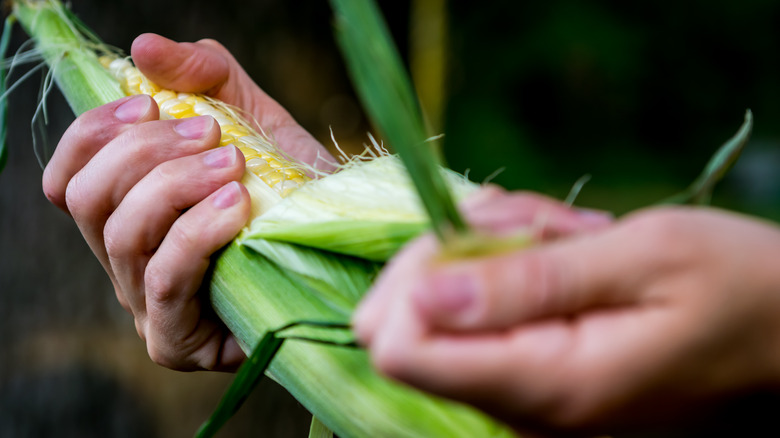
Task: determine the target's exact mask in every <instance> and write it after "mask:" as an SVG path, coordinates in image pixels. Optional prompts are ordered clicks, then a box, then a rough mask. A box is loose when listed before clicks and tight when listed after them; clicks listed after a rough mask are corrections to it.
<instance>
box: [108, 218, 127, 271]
mask: <svg viewBox="0 0 780 438" xmlns="http://www.w3.org/2000/svg"><path fill="white" fill-rule="evenodd" d="M119 228H120V227H119V226H118V225H117V219H116V218H115V216H111V217H109V218H108V221H106V225H105V227H104V228H103V245H104V246H105V248H106V254H107V255H108V257H109V259H111V260H116V259H122V258H124V256H125V255H126V254H128V253H129V252H130V251H132V249H131V248H130V247H129V245H128V244H129V243H130V242H129V241H128V239H124V238H123V233H122V232H121V230H120V229H119Z"/></svg>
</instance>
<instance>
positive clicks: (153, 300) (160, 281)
mask: <svg viewBox="0 0 780 438" xmlns="http://www.w3.org/2000/svg"><path fill="white" fill-rule="evenodd" d="M144 292H145V295H146V301H147V306H156V305H158V304H162V305H164V304H166V303H170V302H171V301H173V300H174V298H175V297H176V286H175V285H174V284H173V282H172V281H171V277H170V275H168V273H167V272H165V271H164V270H161V269H159V268H158V267H157V265H156V264H154V263H149V265H148V266H147V267H146V271H145V272H144Z"/></svg>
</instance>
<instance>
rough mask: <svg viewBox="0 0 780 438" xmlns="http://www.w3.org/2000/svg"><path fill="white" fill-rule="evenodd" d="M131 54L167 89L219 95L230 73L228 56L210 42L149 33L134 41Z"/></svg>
mask: <svg viewBox="0 0 780 438" xmlns="http://www.w3.org/2000/svg"><path fill="white" fill-rule="evenodd" d="M130 53H131V54H132V57H133V61H134V62H135V64H136V66H137V67H138V68H139V69H140V70H141V71H142V72H143V73H144V75H146V77H148V78H149V79H151V80H152V82H154V83H156V84H158V85H160V86H162V87H163V88H170V89H173V90H177V91H184V92H192V93H195V92H197V93H209V94H212V93H213V94H216V93H218V92H219V89H220V88H221V87H222V86H223V85H224V84H225V83H226V82H227V80H228V78H229V76H230V71H231V65H230V62H229V60H228V58H226V57H225V55H224V53H222V51H220V50H217V49H216V48H215V47H213V46H211V45H207V44H199V43H178V42H175V41H172V40H169V39H167V38H164V37H162V36H160V35H155V34H150V33H147V34H142V35H139V36H138V37H137V38H136V39H135V41H133V45H132V48H131V52H130Z"/></svg>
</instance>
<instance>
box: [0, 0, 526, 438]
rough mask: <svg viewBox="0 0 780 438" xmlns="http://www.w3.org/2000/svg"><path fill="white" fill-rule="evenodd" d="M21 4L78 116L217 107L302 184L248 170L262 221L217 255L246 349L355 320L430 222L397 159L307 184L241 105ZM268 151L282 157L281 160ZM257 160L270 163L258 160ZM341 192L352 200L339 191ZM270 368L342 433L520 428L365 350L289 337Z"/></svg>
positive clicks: (219, 281)
mask: <svg viewBox="0 0 780 438" xmlns="http://www.w3.org/2000/svg"><path fill="white" fill-rule="evenodd" d="M13 5H14V14H15V15H16V16H17V17H18V18H19V21H20V22H21V23H22V25H23V26H24V27H25V29H26V30H27V31H28V33H30V35H31V36H33V38H34V39H35V41H36V43H37V47H38V49H39V50H40V51H41V53H42V54H43V55H44V58H45V59H46V61H47V62H48V63H49V64H50V65H51V68H52V71H53V74H54V76H55V78H56V80H57V83H58V85H59V86H60V88H61V90H62V91H63V93H64V94H65V96H66V98H67V99H68V101H69V102H70V103H71V106H72V108H73V109H74V112H76V114H80V113H82V112H84V111H86V110H87V109H90V108H93V107H96V106H99V105H102V104H105V103H108V102H110V101H113V100H115V99H118V98H120V97H122V96H124V95H125V94H126V93H136V92H144V93H150V94H151V95H153V96H154V98H155V100H157V101H158V103H160V105H161V109H162V112H163V113H164V114H165V116H164V117H176V116H187V115H194V114H200V113H205V114H211V115H212V116H214V117H215V119H217V121H218V122H220V121H221V123H220V126H221V128H222V129H223V134H224V135H226V136H227V135H231V136H232V138H230V139H224V140H223V141H224V142H225V144H227V143H228V142H229V143H234V144H237V146H239V147H250V146H258V145H259V149H254V147H252V150H251V151H247V150H245V149H242V150H244V151H245V155H247V157H248V158H249V162H248V163H247V164H248V168H250V170H251V169H252V168H253V167H254V164H255V163H256V162H251V160H253V159H255V158H257V157H260V158H262V159H263V161H265V164H267V167H268V168H271V169H272V171H273V172H277V173H276V175H278V174H279V173H278V171H279V170H281V173H284V174H285V176H287V177H291V180H292V181H295V186H302V187H303V188H298V189H297V190H294V191H293V190H287V189H288V188H290V187H292V186H293V184H292V183H286V182H285V183H280V182H278V181H274V178H277V177H273V178H266V179H268V180H269V181H266V179H264V178H263V175H262V174H261V175H258V174H256V173H253V172H251V171H248V172H247V175H246V176H245V179H244V183H245V184H246V185H247V186H248V188H249V189H250V193H251V195H252V203H253V208H254V210H253V213H254V216H255V217H256V219H255V221H254V223H253V224H252V227H251V228H247V229H246V230H245V231H244V232H243V233H242V235H241V236H239V238H238V239H236V240H235V241H234V242H233V243H231V244H230V245H229V246H228V247H227V248H225V249H224V251H223V252H222V253H221V254H220V256H219V257H218V259H217V260H216V262H215V265H214V271H213V277H212V280H211V299H212V303H213V305H214V308H215V310H216V311H217V313H218V314H219V315H220V316H221V317H222V319H223V320H224V321H225V323H226V324H227V325H228V327H230V329H231V330H232V331H233V332H234V334H235V335H236V337H237V338H238V339H239V340H240V342H241V344H242V346H243V347H244V348H245V349H247V350H248V349H249V348H250V347H251V346H253V345H255V344H256V343H257V342H258V341H259V340H260V339H261V337H262V336H263V335H264V333H266V332H267V331H269V330H271V329H275V328H277V327H279V326H282V325H286V324H288V323H290V322H293V321H300V320H305V319H308V320H323V321H329V320H330V321H346V320H348V317H349V314H350V313H351V312H352V309H354V306H355V305H356V303H357V302H358V300H359V299H360V297H361V296H362V295H363V293H365V291H366V289H367V288H368V287H369V286H370V284H371V282H372V281H373V279H374V276H375V274H376V272H377V271H378V269H379V268H380V267H381V264H380V263H379V262H377V260H379V261H381V260H384V259H386V257H388V256H389V255H390V254H392V253H393V252H394V251H395V250H396V249H397V248H398V246H399V245H400V244H402V243H403V242H404V241H406V240H408V239H409V238H411V237H413V236H414V235H416V234H417V233H418V232H419V231H421V230H422V229H426V228H427V227H428V224H427V223H426V220H425V215H424V214H423V213H421V211H422V208H421V207H420V205H419V204H418V203H415V201H414V195H413V192H412V191H411V190H410V185H409V183H408V181H406V180H404V179H403V178H398V164H397V162H396V161H394V160H395V159H394V158H387V159H383V160H378V161H377V162H375V163H371V164H370V165H369V166H367V167H364V168H361V166H363V164H354V165H352V166H349V167H348V168H347V169H345V170H344V172H343V173H342V174H337V175H334V176H328V177H325V178H322V179H320V180H316V181H311V182H307V178H304V177H302V176H301V175H302V174H298V173H295V172H291V173H292V174H288V173H287V172H286V171H287V170H288V169H294V170H295V171H296V172H300V169H299V168H298V167H297V166H296V165H295V164H294V163H291V162H290V161H289V160H284V156H283V155H279V157H272V155H271V154H272V153H277V154H278V152H275V150H274V149H273V148H270V149H266V147H267V146H268V145H270V142H269V141H267V139H264V137H263V136H260V138H259V139H257V140H250V139H248V138H246V135H245V132H244V130H246V131H251V130H249V129H246V128H247V127H251V125H250V124H249V123H246V122H240V121H238V119H237V118H236V117H235V116H236V115H237V114H236V113H235V112H232V113H231V112H230V111H228V112H227V113H225V114H223V113H213V112H212V111H214V108H216V109H219V110H222V109H224V108H225V106H224V105H222V104H216V105H214V102H213V101H210V100H209V99H205V98H204V99H203V100H200V99H201V97H199V96H193V95H186V94H185V95H182V94H179V93H176V92H174V91H171V90H160V89H159V87H157V86H156V85H155V84H152V83H150V82H149V81H148V80H146V79H144V78H142V77H141V78H139V77H138V76H136V71H134V70H131V68H132V66H131V65H130V64H129V63H126V62H125V61H123V60H121V59H120V60H119V61H117V59H108V58H104V61H103V63H102V64H101V62H100V60H99V56H98V55H111V54H112V53H111V51H110V50H101V53H98V54H96V53H95V52H94V49H96V48H97V49H99V50H100V48H102V47H104V46H102V45H101V44H100V43H98V42H96V41H94V40H88V39H87V38H85V37H84V36H83V33H84V29H79V27H78V25H76V24H74V22H73V20H72V18H71V17H70V13H69V12H67V10H66V9H65V8H64V7H63V6H62V4H60V3H59V2H58V1H56V0H47V1H33V0H16V1H14V2H13ZM103 64H105V65H107V66H108V69H106V68H105V67H104V65H103ZM112 72H113V74H114V75H116V77H115V76H113V75H112ZM120 80H121V81H122V82H121V83H120ZM174 99H177V100H174ZM167 102H173V103H167ZM205 104H211V105H212V106H213V107H214V108H211V107H206V106H205ZM199 111H200V112H199ZM223 117H224V120H222V118H223ZM230 126H232V127H234V128H230ZM238 134H241V135H238ZM249 134H250V135H251V132H249ZM266 157H270V158H266ZM271 159H274V160H277V161H278V162H279V163H284V164H280V165H279V166H277V167H274V165H273V162H271V161H270V160H271ZM257 167H259V168H262V169H265V170H266V171H268V169H267V168H266V166H265V165H263V164H262V163H259V164H258V166H257ZM350 175H351V176H350ZM296 178H299V179H300V180H296ZM332 178H333V179H332ZM446 178H447V179H448V180H449V181H450V184H454V185H455V186H457V187H459V189H457V190H456V193H460V195H461V196H462V195H465V194H466V193H468V192H469V191H470V190H471V189H473V185H471V184H470V183H466V182H463V181H461V180H459V179H458V178H454V177H452V176H447V177H446ZM374 179H376V181H377V183H376V184H372V180H374ZM328 181H332V182H328ZM279 184H281V185H279ZM309 187H312V188H311V189H309ZM298 193H300V195H297V194H298ZM339 193H341V194H345V196H343V197H341V198H340V195H339ZM361 199H362V200H363V201H366V202H367V203H368V202H371V201H373V202H374V203H375V204H376V206H381V205H382V204H383V203H384V204H386V205H393V203H396V202H398V203H402V204H405V206H404V207H403V208H399V210H398V211H397V212H394V214H392V215H390V214H388V212H387V211H382V210H381V209H376V208H374V209H371V208H367V209H364V208H363V206H362V205H361V202H360V200H361ZM324 200H327V201H324ZM345 212H346V213H345ZM266 215H267V216H266ZM307 216H310V217H308V218H307ZM351 223H352V224H354V225H355V228H356V229H359V230H360V233H359V234H360V236H359V238H358V239H353V240H352V241H350V240H349V239H350V234H351V233H352V229H353V228H352V227H351V225H350V224H351ZM264 233H265V234H264ZM274 233H275V235H274ZM271 237H273V239H271ZM337 252H342V253H343V254H338V253H337ZM345 254H349V255H345ZM270 374H271V376H272V377H273V378H274V379H275V380H277V381H278V382H279V383H281V384H282V385H283V386H284V387H285V388H287V390H288V391H290V392H291V393H292V394H293V395H294V396H295V397H296V398H297V399H298V400H299V401H300V402H301V403H302V404H303V405H304V406H305V407H306V408H307V409H309V410H310V411H311V412H312V413H313V414H314V415H315V416H316V417H317V418H319V419H320V420H321V421H322V422H323V423H324V424H325V425H326V426H327V427H329V428H330V429H332V430H333V431H334V432H335V433H336V434H337V435H338V436H341V437H502V436H512V432H511V431H509V430H508V429H506V428H504V427H503V426H501V425H499V424H497V423H495V422H494V421H492V420H491V419H489V418H487V417H486V416H484V415H482V414H481V413H479V412H477V411H475V410H473V409H471V408H468V407H465V406H463V405H460V404H457V403H453V402H450V401H445V400H441V399H438V398H434V397H431V396H428V395H424V394H422V393H419V392H418V391H415V390H413V389H410V388H408V387H405V386H402V385H399V384H396V383H394V382H391V381H388V380H386V379H384V378H382V377H380V376H379V375H377V374H376V373H375V372H374V371H373V369H372V367H371V366H370V364H369V361H368V359H367V357H366V353H365V352H363V351H356V350H344V349H338V348H333V347H328V346H322V345H315V344H308V343H304V342H298V341H289V342H287V343H286V344H285V345H284V347H283V348H282V349H281V350H280V353H279V355H278V356H277V358H276V359H274V361H273V362H272V364H271V368H270Z"/></svg>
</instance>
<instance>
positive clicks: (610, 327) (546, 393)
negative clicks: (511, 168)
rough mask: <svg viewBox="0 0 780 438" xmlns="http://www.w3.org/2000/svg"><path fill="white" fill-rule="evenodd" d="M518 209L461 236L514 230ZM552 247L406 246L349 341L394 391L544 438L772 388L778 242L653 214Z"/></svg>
mask: <svg viewBox="0 0 780 438" xmlns="http://www.w3.org/2000/svg"><path fill="white" fill-rule="evenodd" d="M523 196H524V195H507V196H504V197H498V198H495V199H493V201H492V202H490V203H489V205H487V206H484V205H483V206H482V207H481V208H482V209H483V210H485V211H486V212H485V213H484V214H482V217H481V218H480V219H478V220H475V219H474V215H471V219H472V220H471V222H472V223H473V224H474V225H476V226H477V227H478V228H479V227H481V228H483V229H484V228H487V229H488V230H490V229H491V228H494V227H493V225H494V224H491V223H490V220H489V218H490V217H501V216H502V215H503V217H504V218H505V219H506V220H505V223H511V222H512V215H513V212H517V211H518V209H517V208H516V207H517V206H518V205H519V204H521V200H522V198H523ZM491 211H492V212H491ZM531 211H532V212H533V211H534V210H533V209H531ZM558 211H560V210H558ZM537 213H538V212H537ZM547 216H548V218H551V219H550V223H552V224H555V223H556V214H555V213H554V212H553V213H551V214H550V213H548V215H547ZM514 219H516V221H515V222H514V223H515V226H518V225H524V224H526V225H527V224H528V221H527V220H526V219H524V218H523V217H515V218H514ZM557 237H558V238H557V239H555V240H554V241H552V242H542V243H540V244H538V245H536V246H534V247H532V248H528V249H525V250H518V251H513V252H507V253H503V254H498V255H494V256H488V257H482V258H474V259H466V260H458V261H446V262H445V261H440V260H437V255H438V247H437V244H436V242H435V240H434V239H433V237H432V236H426V237H424V238H422V239H420V240H418V241H416V242H414V243H412V244H411V245H410V246H408V247H406V248H405V249H404V250H403V251H402V252H401V253H400V254H399V255H398V256H397V257H396V258H395V259H394V260H392V261H391V263H390V264H389V265H388V267H387V268H386V269H385V270H384V272H383V273H382V275H381V276H380V278H379V279H378V280H377V282H376V283H375V287H374V289H373V290H372V291H371V293H370V294H369V296H368V297H367V299H366V300H364V302H363V303H362V305H361V306H360V308H359V309H358V311H357V312H356V314H355V317H354V320H353V322H354V324H355V329H356V333H357V335H358V338H359V339H360V340H361V342H362V343H363V344H364V345H366V346H367V347H368V349H369V350H370V353H371V357H372V360H373V362H374V364H375V365H376V366H377V368H378V369H379V370H380V371H381V372H384V373H386V374H388V375H389V376H390V377H393V378H396V379H398V380H401V381H404V382H406V383H408V384H411V385H413V386H416V387H418V388H420V389H423V390H426V391H429V392H433V393H435V394H439V395H442V396H445V397H449V398H453V399H456V400H461V401H464V402H466V403H469V404H472V405H474V406H476V407H478V408H481V409H483V410H484V411H486V412H488V413H489V414H491V415H494V416H496V417H497V418H499V419H501V420H503V421H505V422H507V423H508V424H510V425H512V426H513V427H515V428H517V429H518V430H520V431H523V432H528V431H530V432H536V433H551V434H553V436H560V435H561V434H577V435H588V434H590V435H593V434H597V433H605V432H608V433H614V432H616V431H632V430H633V431H637V430H642V429H644V428H645V427H647V426H648V425H654V426H658V425H661V424H664V422H669V421H678V420H680V418H681V416H686V415H688V414H690V413H691V412H696V411H697V410H699V409H702V408H704V407H706V406H707V405H708V404H709V403H712V402H713V401H717V400H722V399H724V398H728V397H730V396H732V395H734V394H738V393H740V392H743V391H750V390H753V389H755V388H772V387H776V386H777V385H778V383H780V350H778V348H777V346H778V345H780V269H778V267H777V266H778V265H777V263H778V262H777V261H778V260H780V229H778V227H776V226H773V225H771V224H767V223H763V222H761V221H757V220H754V219H751V218H746V217H742V216H739V215H735V214H730V213H726V212H720V211H717V210H712V209H692V208H657V209H649V210H645V211H640V212H637V213H634V214H632V215H630V216H628V217H626V218H623V219H621V220H620V221H617V222H615V223H614V224H611V225H609V224H607V223H602V224H601V226H596V227H592V226H591V227H580V229H579V230H576V229H573V228H570V229H569V230H568V231H565V230H564V231H563V232H562V233H557Z"/></svg>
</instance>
